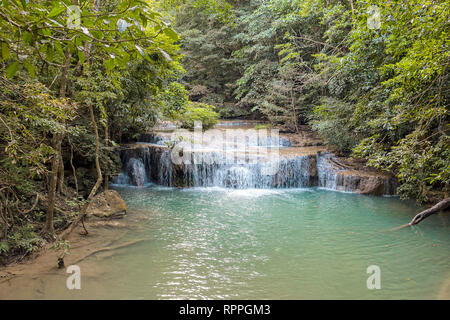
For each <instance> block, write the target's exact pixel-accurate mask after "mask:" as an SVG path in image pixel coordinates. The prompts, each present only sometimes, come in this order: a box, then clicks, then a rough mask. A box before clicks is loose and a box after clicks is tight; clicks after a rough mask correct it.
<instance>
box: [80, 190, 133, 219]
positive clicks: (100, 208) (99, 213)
mask: <svg viewBox="0 0 450 320" xmlns="http://www.w3.org/2000/svg"><path fill="white" fill-rule="evenodd" d="M126 212H127V205H126V204H125V201H124V200H123V199H122V198H121V197H120V195H119V193H118V192H117V191H115V190H107V191H104V192H102V193H100V194H98V195H96V196H95V197H94V199H92V201H91V203H90V204H89V207H88V209H87V215H88V217H92V216H95V217H100V218H118V217H121V216H123V215H125V214H126Z"/></svg>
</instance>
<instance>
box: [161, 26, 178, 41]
mask: <svg viewBox="0 0 450 320" xmlns="http://www.w3.org/2000/svg"><path fill="white" fill-rule="evenodd" d="M164 33H165V34H166V36H168V37H169V38H170V39H172V40H174V41H178V40H179V37H178V34H177V33H176V32H175V31H173V30H172V29H171V28H165V29H164Z"/></svg>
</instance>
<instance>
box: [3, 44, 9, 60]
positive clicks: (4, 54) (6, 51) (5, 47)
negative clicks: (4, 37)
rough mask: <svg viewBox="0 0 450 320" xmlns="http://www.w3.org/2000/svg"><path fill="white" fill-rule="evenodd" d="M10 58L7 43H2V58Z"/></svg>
mask: <svg viewBox="0 0 450 320" xmlns="http://www.w3.org/2000/svg"><path fill="white" fill-rule="evenodd" d="M9 57H10V55H9V47H8V44H7V43H6V42H2V58H3V60H8V59H9Z"/></svg>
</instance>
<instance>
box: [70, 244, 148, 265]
mask: <svg viewBox="0 0 450 320" xmlns="http://www.w3.org/2000/svg"><path fill="white" fill-rule="evenodd" d="M147 240H148V239H138V240H133V241H128V242H125V243H121V244H118V245H115V246H108V247H103V248H100V249H96V250H93V251H91V252H90V253H89V254H87V255H85V256H84V257H82V258H80V259H78V260H77V261H75V262H73V264H77V263H80V262H81V261H83V260H85V259H87V258H89V257H91V256H93V255H95V254H97V253H100V252H105V251H114V250H117V249H122V248H126V247H130V246H132V245H135V244H137V243H140V242H143V241H147Z"/></svg>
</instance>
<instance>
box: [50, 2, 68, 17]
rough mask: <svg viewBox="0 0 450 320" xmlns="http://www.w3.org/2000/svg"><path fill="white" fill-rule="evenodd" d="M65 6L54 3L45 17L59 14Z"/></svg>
mask: <svg viewBox="0 0 450 320" xmlns="http://www.w3.org/2000/svg"><path fill="white" fill-rule="evenodd" d="M65 9H66V8H65V7H64V6H60V4H59V3H58V4H57V5H55V6H54V7H53V8H52V10H51V11H50V13H49V14H48V15H47V18H52V17H56V16H57V15H59V14H60V13H61V12H63V11H64V10H65Z"/></svg>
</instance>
